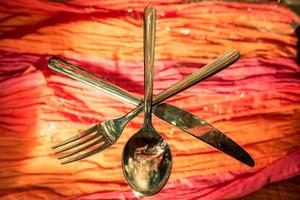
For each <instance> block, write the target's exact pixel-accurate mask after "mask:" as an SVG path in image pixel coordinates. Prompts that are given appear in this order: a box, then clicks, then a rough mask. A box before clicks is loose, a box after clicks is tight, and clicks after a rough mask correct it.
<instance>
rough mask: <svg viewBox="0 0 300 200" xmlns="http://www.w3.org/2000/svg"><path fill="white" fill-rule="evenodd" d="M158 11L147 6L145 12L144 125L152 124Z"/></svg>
mask: <svg viewBox="0 0 300 200" xmlns="http://www.w3.org/2000/svg"><path fill="white" fill-rule="evenodd" d="M155 22H156V11H155V8H154V7H152V6H147V7H146V8H145V13H144V93H145V94H144V113H145V115H144V126H147V127H149V126H151V112H152V95H153V74H154V72H153V71H154V70H153V68H154V46H155V28H156V25H155Z"/></svg>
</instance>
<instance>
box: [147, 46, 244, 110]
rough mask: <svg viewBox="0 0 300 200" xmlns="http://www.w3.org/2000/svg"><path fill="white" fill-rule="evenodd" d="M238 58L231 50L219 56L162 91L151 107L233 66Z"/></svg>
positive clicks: (235, 51) (233, 50)
mask: <svg viewBox="0 0 300 200" xmlns="http://www.w3.org/2000/svg"><path fill="white" fill-rule="evenodd" d="M239 58H240V53H239V51H238V50H236V49H231V50H229V51H227V52H225V53H224V54H222V55H221V56H219V57H218V58H217V59H215V60H214V61H212V62H210V63H209V64H207V65H205V66H204V67H202V68H201V69H200V70H198V71H197V72H195V73H193V74H191V75H189V76H188V77H186V78H184V79H183V80H181V81H179V82H177V83H175V84H174V85H172V86H171V87H169V88H168V89H166V90H164V91H163V92H161V93H159V94H158V95H156V96H155V97H154V101H153V104H152V105H153V106H154V105H157V104H159V103H160V102H163V101H164V100H166V99H168V98H169V97H171V96H174V95H175V94H178V93H180V92H182V91H183V90H185V89H187V88H189V87H191V86H193V85H195V84H197V83H199V82H201V81H204V80H205V79H207V78H209V77H211V76H212V75H214V74H216V73H218V72H219V71H221V70H223V69H225V68H226V67H228V66H230V65H231V64H233V63H234V62H235V61H237V60H238V59H239Z"/></svg>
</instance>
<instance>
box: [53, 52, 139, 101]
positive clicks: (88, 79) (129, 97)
mask: <svg viewBox="0 0 300 200" xmlns="http://www.w3.org/2000/svg"><path fill="white" fill-rule="evenodd" d="M48 66H49V67H50V68H51V69H53V70H55V71H57V72H59V73H62V74H65V75H67V76H69V77H71V78H74V79H76V80H78V81H81V82H84V83H86V84H88V85H90V86H93V87H95V88H97V89H99V90H101V91H102V92H105V93H108V94H110V95H112V96H114V97H117V98H118V99H121V100H123V101H125V102H128V103H131V104H134V105H139V104H140V103H141V101H142V99H141V98H140V97H139V96H137V95H134V94H131V93H129V92H128V91H126V90H124V89H122V88H120V87H118V86H116V85H114V84H112V83H110V82H108V81H105V80H103V79H101V78H99V77H98V76H96V75H94V74H92V73H90V72H88V71H86V70H84V69H82V68H80V67H79V66H76V65H74V64H72V63H69V62H67V61H65V60H63V59H61V58H59V57H57V56H53V57H51V58H50V59H49V61H48Z"/></svg>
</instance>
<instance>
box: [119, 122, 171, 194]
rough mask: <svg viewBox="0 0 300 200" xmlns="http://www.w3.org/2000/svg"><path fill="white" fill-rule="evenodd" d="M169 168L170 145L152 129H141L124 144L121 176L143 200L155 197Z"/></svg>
mask: <svg viewBox="0 0 300 200" xmlns="http://www.w3.org/2000/svg"><path fill="white" fill-rule="evenodd" d="M171 168H172V157H171V151H170V148H169V145H168V144H167V142H166V141H165V140H164V139H163V138H162V137H161V136H160V135H159V134H158V133H157V132H156V131H155V129H154V128H153V127H151V128H150V129H149V128H147V129H145V128H144V127H143V128H142V129H141V130H140V131H138V132H137V133H136V134H135V135H133V136H132V137H131V138H130V140H129V141H128V142H127V144H126V146H125V148H124V153H123V172H124V176H125V178H126V180H127V182H128V184H129V186H130V187H131V188H132V189H134V190H135V191H136V192H138V193H140V194H142V195H146V196H148V195H153V194H155V193H158V192H159V191H160V190H161V189H162V188H163V187H164V186H165V184H166V183H167V181H168V179H169V176H170V173H171Z"/></svg>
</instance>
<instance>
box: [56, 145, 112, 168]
mask: <svg viewBox="0 0 300 200" xmlns="http://www.w3.org/2000/svg"><path fill="white" fill-rule="evenodd" d="M108 146H109V145H107V144H106V143H104V144H102V145H101V146H100V147H97V148H96V149H94V150H92V151H89V152H87V153H85V154H82V155H80V156H77V157H75V158H72V159H69V160H66V161H64V162H62V163H61V164H62V165H64V164H68V163H71V162H75V161H78V160H81V159H83V158H86V157H89V156H92V155H94V154H96V153H99V152H100V151H103V150H104V149H106V148H107V147H108Z"/></svg>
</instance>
